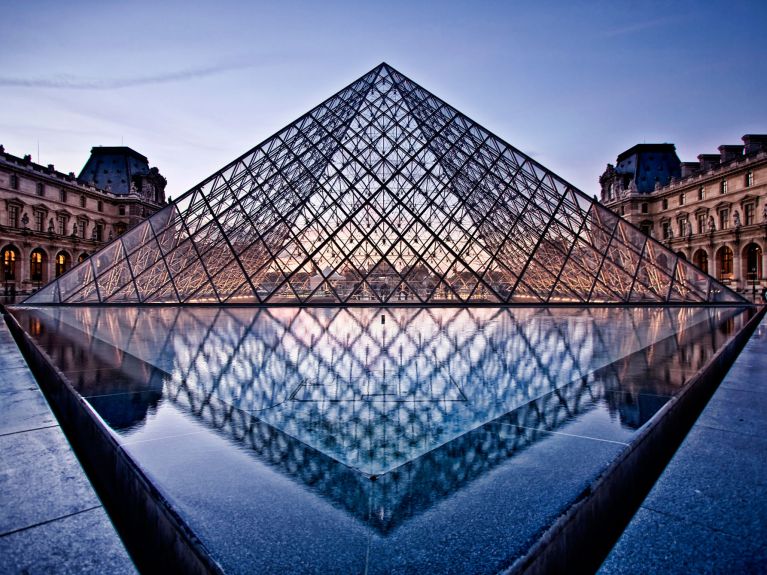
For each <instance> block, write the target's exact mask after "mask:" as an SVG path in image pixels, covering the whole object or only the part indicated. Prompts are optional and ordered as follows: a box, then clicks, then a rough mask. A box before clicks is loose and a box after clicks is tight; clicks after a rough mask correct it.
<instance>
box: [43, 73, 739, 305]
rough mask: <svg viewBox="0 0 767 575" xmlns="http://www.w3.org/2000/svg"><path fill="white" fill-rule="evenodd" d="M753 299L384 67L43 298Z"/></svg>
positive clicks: (82, 267) (119, 242)
mask: <svg viewBox="0 0 767 575" xmlns="http://www.w3.org/2000/svg"><path fill="white" fill-rule="evenodd" d="M707 301H743V300H742V298H740V296H738V295H737V294H735V293H734V292H732V291H730V290H729V289H727V288H726V287H724V286H722V285H721V284H719V283H717V282H716V281H715V280H713V279H712V278H710V277H708V276H706V275H705V274H703V273H702V272H700V271H699V270H698V269H697V268H695V267H693V266H692V265H690V264H689V263H688V262H686V261H685V260H684V259H681V258H679V257H677V255H676V254H674V253H673V252H671V251H669V250H667V249H665V248H664V247H663V246H661V245H660V244H659V243H657V242H656V241H654V240H652V239H648V238H647V237H646V236H645V235H644V234H642V233H641V232H640V231H639V230H637V229H636V228H634V227H633V226H631V225H630V224H628V223H627V222H625V221H623V220H622V219H621V218H619V217H617V216H616V215H615V214H613V213H612V212H610V211H609V210H607V209H605V208H603V207H602V206H600V205H599V204H598V203H597V202H595V201H594V200H592V199H590V198H589V197H588V196H586V195H585V194H583V193H582V192H580V191H579V190H577V189H575V188H573V187H572V186H570V185H569V184H567V183H566V182H565V181H563V180H562V179H560V178H559V177H558V176H556V175H555V174H553V173H552V172H550V171H548V170H546V169H545V168H543V167H542V166H541V165H540V164H538V163H537V162H535V161H534V160H532V159H531V158H529V157H527V156H525V155H524V154H522V153H521V152H519V151H517V150H516V149H515V148H513V147H512V146H510V145H509V144H507V143H505V142H504V141H502V140H501V139H499V138H498V137H496V136H494V135H493V134H491V133H490V132H488V131H487V130H485V129H484V128H482V127H481V126H479V125H477V124H476V123H474V122H472V121H471V120H470V119H469V118H467V117H465V116H464V115H462V114H461V113H460V112H458V111H457V110H455V109H454V108H452V107H450V106H449V105H447V104H446V103H445V102H443V101H442V100H440V99H439V98H437V97H436V96H434V95H432V94H431V93H429V92H427V91H426V90H424V89H423V88H421V87H420V86H418V85H417V84H415V83H414V82H412V81H411V80H409V79H408V78H406V77H405V76H403V75H402V74H400V73H399V72H397V71H396V70H394V69H392V68H391V67H390V66H388V65H386V64H381V65H380V66H378V67H376V68H375V69H374V70H372V71H370V72H369V73H367V74H365V75H364V76H363V77H362V78H360V79H359V80H357V81H356V82H354V83H352V84H351V85H349V86H348V87H346V88H344V89H343V90H341V91H340V92H338V93H337V94H335V95H334V96H332V97H331V98H329V99H328V100H326V101H325V102H323V103H322V104H320V105H319V106H318V107H316V108H314V109H313V110H311V111H310V112H308V113H307V114H306V115H304V116H302V117H301V118H299V119H298V120H296V121H295V122H294V123H293V124H291V125H290V126H288V127H287V128H285V129H284V130H282V131H281V132H279V133H277V134H276V135H274V136H272V137H271V138H269V139H267V140H266V141H265V142H263V143H262V144H260V145H259V146H257V147H255V148H254V149H253V150H251V151H249V152H248V153H246V154H245V155H244V156H242V157H240V158H238V159H237V160H235V161H234V162H232V163H231V164H229V165H228V166H227V167H225V168H224V169H222V170H221V171H219V172H217V173H216V174H214V175H212V176H211V177H210V178H208V179H207V180H205V181H204V182H203V183H202V184H201V185H199V186H198V187H196V188H193V189H192V190H190V191H189V192H187V193H186V194H185V195H184V196H183V197H182V198H181V199H180V200H179V201H178V202H177V203H176V204H174V205H169V206H167V207H166V208H165V209H163V210H161V211H160V212H158V213H157V214H155V215H154V216H152V217H151V218H150V219H149V220H148V221H146V222H144V223H142V224H140V225H139V226H137V227H136V228H134V229H133V230H131V231H130V232H129V233H127V234H126V235H124V236H122V237H121V238H118V239H117V240H115V241H114V242H112V243H111V244H109V245H108V246H106V247H105V248H104V249H103V250H101V251H100V252H98V253H97V254H95V255H94V256H93V257H92V258H90V260H89V261H87V262H84V263H83V264H81V265H79V266H77V267H76V268H74V269H72V270H71V271H70V272H69V273H68V274H66V275H64V276H62V277H61V278H59V279H57V280H56V281H55V282H53V283H52V284H50V285H48V286H47V287H45V288H44V289H43V290H41V291H40V292H38V293H37V294H35V295H34V296H32V297H31V298H30V299H29V300H28V302H29V303H80V302H102V303H105V302H108V303H121V302H128V303H138V302H150V303H153V302H171V303H186V302H189V303H194V302H215V303H236V302H254V303H264V302H267V303H280V302H286V303H291V302H292V303H296V302H301V303H304V302H311V303H357V302H359V303H365V304H367V305H370V304H371V303H373V304H376V303H385V302H389V303H392V302H402V303H408V302H409V303H425V302H488V303H507V302H508V303H524V302H530V303H557V302H606V303H625V302H707Z"/></svg>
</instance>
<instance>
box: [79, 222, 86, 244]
mask: <svg viewBox="0 0 767 575" xmlns="http://www.w3.org/2000/svg"><path fill="white" fill-rule="evenodd" d="M77 235H78V236H80V238H81V239H83V240H84V239H85V221H83V220H77Z"/></svg>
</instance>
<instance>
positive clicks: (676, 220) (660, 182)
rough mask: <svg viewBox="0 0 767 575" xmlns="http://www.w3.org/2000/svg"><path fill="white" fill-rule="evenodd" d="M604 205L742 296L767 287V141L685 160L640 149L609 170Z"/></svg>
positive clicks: (662, 150) (661, 147) (654, 147)
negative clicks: (696, 159)
mask: <svg viewBox="0 0 767 575" xmlns="http://www.w3.org/2000/svg"><path fill="white" fill-rule="evenodd" d="M599 182H600V185H601V188H602V201H603V202H604V203H605V204H606V205H607V206H608V207H610V208H612V209H613V210H615V211H617V212H618V213H619V214H620V215H621V216H623V217H624V218H625V219H626V220H628V221H629V222H631V223H632V224H634V225H636V226H638V227H639V228H641V229H642V230H643V231H644V232H645V233H646V234H649V235H650V236H652V237H655V238H658V240H659V241H662V242H663V243H664V244H665V245H666V246H667V247H669V248H671V249H672V250H674V251H675V252H676V253H677V254H678V255H680V256H681V257H683V258H685V259H689V260H690V261H692V262H693V263H694V264H695V265H696V266H698V268H700V269H701V270H702V271H704V272H706V273H709V274H711V275H713V276H714V277H716V278H717V279H719V281H721V282H723V283H725V284H727V285H729V286H730V287H732V288H735V289H737V290H739V291H742V292H749V291H751V290H753V288H754V286H755V285H757V286H763V285H765V279H766V278H765V266H767V262H766V261H765V257H767V256H765V253H764V249H765V247H766V246H765V242H766V241H767V193H766V192H765V190H767V135H753V134H747V135H745V136H743V144H738V145H727V146H719V153H718V154H701V155H699V156H698V161H697V162H680V161H679V158H678V157H677V155H676V151H675V148H674V146H673V144H639V145H637V146H634V147H633V148H630V149H629V150H626V151H625V152H623V153H622V154H620V155H619V156H618V159H617V162H616V165H615V166H613V165H612V164H608V165H607V169H606V170H605V172H604V174H602V176H601V177H600V179H599Z"/></svg>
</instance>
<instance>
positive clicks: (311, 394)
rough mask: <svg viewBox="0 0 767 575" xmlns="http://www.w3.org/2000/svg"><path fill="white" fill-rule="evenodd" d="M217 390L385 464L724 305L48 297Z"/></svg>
mask: <svg viewBox="0 0 767 575" xmlns="http://www.w3.org/2000/svg"><path fill="white" fill-rule="evenodd" d="M43 313H46V314H51V315H54V316H56V317H58V318H59V319H60V320H61V321H62V322H64V323H66V324H69V325H70V326H76V327H78V328H80V329H85V330H86V331H89V332H90V333H91V334H92V335H93V336H94V337H96V338H98V339H100V340H102V341H105V342H107V343H110V344H112V345H114V346H115V347H116V348H118V349H120V350H124V351H126V352H128V353H129V354H131V355H133V356H136V357H137V358H139V359H142V360H144V361H146V362H147V363H149V364H151V365H153V366H155V367H157V368H159V369H161V370H163V371H165V372H167V373H168V374H170V377H168V378H166V381H165V385H166V386H167V389H166V393H167V394H168V395H169V396H171V397H173V396H175V397H178V396H179V395H184V396H187V397H191V399H188V401H190V403H191V404H194V403H197V402H199V401H204V402H210V401H212V400H215V401H217V402H220V403H221V404H223V405H225V406H227V407H229V408H234V409H236V410H239V411H243V412H246V413H249V414H252V415H254V416H256V417H257V418H258V419H259V420H261V421H262V422H265V423H268V424H269V425H271V426H273V427H275V428H277V429H279V430H281V431H282V432H284V433H286V434H287V435H289V436H291V437H293V438H296V439H298V440H299V441H300V442H302V443H304V444H306V445H308V446H311V447H312V448H314V449H316V450H318V451H320V452H321V453H323V454H325V455H327V456H329V457H331V458H333V459H335V460H336V461H339V462H341V463H343V464H345V465H348V466H350V467H352V468H354V469H358V470H360V471H362V472H364V473H366V474H374V475H380V474H383V473H386V472H387V471H390V470H392V469H394V468H397V467H399V466H401V465H403V464H405V463H407V462H409V461H412V460H414V459H417V458H418V457H421V456H423V455H424V454H425V453H428V452H430V451H431V450H433V449H435V448H436V447H438V446H440V445H443V444H446V443H448V442H450V441H451V440H454V439H456V438H458V437H460V436H462V435H463V434H465V433H467V432H468V431H470V430H472V429H476V428H478V427H480V426H482V425H484V424H486V423H488V422H490V421H493V420H495V419H497V418H499V417H500V416H502V415H504V414H506V413H509V412H511V411H513V410H515V409H518V408H520V407H521V406H524V405H526V404H529V403H530V402H532V401H535V400H538V399H540V398H542V397H544V396H546V395H547V394H551V393H552V392H555V391H556V390H558V389H560V388H563V387H564V386H566V385H567V384H570V383H573V382H578V381H581V380H582V381H586V379H587V377H588V376H589V375H590V374H593V373H594V372H595V371H596V370H598V369H600V368H603V367H604V366H606V365H609V364H611V363H614V362H615V361H617V360H619V359H621V358H624V357H626V356H628V355H630V354H632V353H634V352H637V351H639V350H642V349H644V348H647V347H648V346H649V345H651V344H654V343H657V342H658V341H660V340H662V339H664V338H666V337H669V336H671V335H673V334H675V333H678V332H680V331H684V329H688V328H690V327H691V326H693V325H696V324H699V323H700V322H703V321H708V320H710V319H711V317H712V316H721V315H723V314H726V313H728V312H726V311H725V310H721V309H713V310H709V309H705V308H675V309H662V308H645V309H641V310H636V309H609V310H606V309H603V310H591V311H588V310H575V309H572V310H541V309H533V308H529V309H515V310H513V311H512V310H509V309H491V308H478V309H470V308H469V309H460V308H441V309H412V308H392V309H387V310H380V309H364V308H351V309H331V308H319V309H298V308H278V309H269V310H267V309H244V308H239V309H238V308H230V309H216V308H200V309H179V308H162V309H147V308H134V309H118V308H102V309H98V308H44V309H43Z"/></svg>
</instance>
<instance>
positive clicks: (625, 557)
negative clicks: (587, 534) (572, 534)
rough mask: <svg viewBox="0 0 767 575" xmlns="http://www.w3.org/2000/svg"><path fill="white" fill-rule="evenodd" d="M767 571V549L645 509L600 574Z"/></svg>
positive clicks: (638, 514)
mask: <svg viewBox="0 0 767 575" xmlns="http://www.w3.org/2000/svg"><path fill="white" fill-rule="evenodd" d="M766 567H767V552H765V549H764V547H759V546H754V545H752V544H746V545H744V543H743V542H742V541H741V540H740V539H739V538H737V537H734V536H732V535H729V534H727V533H722V532H720V531H715V530H713V529H709V528H707V527H704V526H702V525H698V524H696V523H694V522H690V521H688V520H686V519H680V518H678V517H673V516H669V515H664V514H663V513H658V512H656V511H651V510H649V509H645V508H642V509H640V510H639V511H638V512H637V514H636V515H635V516H634V519H633V520H632V522H631V537H628V538H627V537H624V538H622V539H621V540H620V541H619V542H618V544H617V545H616V546H615V548H614V549H613V551H612V552H611V553H610V556H609V557H608V558H607V561H605V563H604V564H603V565H602V568H601V569H600V571H599V572H600V573H601V574H603V575H646V574H648V573H675V574H680V575H684V574H696V575H698V574H701V575H702V574H714V573H717V574H721V573H753V574H757V573H764V572H765V568H766Z"/></svg>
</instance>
